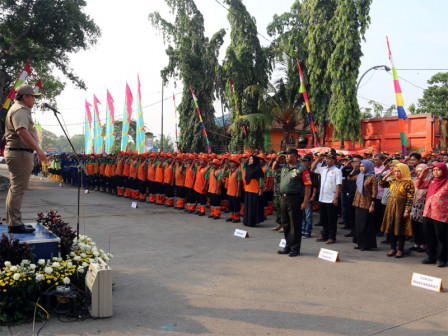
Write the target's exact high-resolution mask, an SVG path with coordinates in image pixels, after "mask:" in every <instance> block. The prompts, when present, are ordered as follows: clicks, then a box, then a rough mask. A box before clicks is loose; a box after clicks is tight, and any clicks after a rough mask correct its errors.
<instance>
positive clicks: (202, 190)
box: [193, 156, 209, 216]
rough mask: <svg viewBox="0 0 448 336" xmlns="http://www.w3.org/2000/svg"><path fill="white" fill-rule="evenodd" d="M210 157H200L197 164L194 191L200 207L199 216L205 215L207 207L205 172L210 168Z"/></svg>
mask: <svg viewBox="0 0 448 336" xmlns="http://www.w3.org/2000/svg"><path fill="white" fill-rule="evenodd" d="M207 163H208V159H207V158H206V157H205V156H201V157H200V158H199V163H198V164H197V166H196V175H195V177H196V179H195V182H194V187H193V189H194V191H195V192H196V203H197V206H198V208H199V213H198V215H199V216H205V209H206V207H207V182H208V181H207V179H206V178H205V174H206V173H207V171H208V170H209V167H207V166H206V165H207Z"/></svg>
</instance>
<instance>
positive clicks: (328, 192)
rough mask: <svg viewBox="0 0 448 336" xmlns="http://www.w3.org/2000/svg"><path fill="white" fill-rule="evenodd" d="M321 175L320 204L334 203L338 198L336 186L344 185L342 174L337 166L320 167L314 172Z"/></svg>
mask: <svg viewBox="0 0 448 336" xmlns="http://www.w3.org/2000/svg"><path fill="white" fill-rule="evenodd" d="M314 172H315V173H317V174H320V195H319V202H322V203H333V200H334V199H335V197H336V186H337V185H341V184H342V172H341V170H340V169H338V168H337V167H336V166H332V167H331V168H328V167H319V168H316V170H315V171H314Z"/></svg>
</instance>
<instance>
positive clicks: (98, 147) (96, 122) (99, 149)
mask: <svg viewBox="0 0 448 336" xmlns="http://www.w3.org/2000/svg"><path fill="white" fill-rule="evenodd" d="M98 104H101V103H100V101H99V100H98V98H97V97H96V96H95V95H93V137H94V139H93V145H94V149H93V150H94V151H93V153H94V154H102V153H104V146H103V130H102V129H101V120H100V113H99V110H98Z"/></svg>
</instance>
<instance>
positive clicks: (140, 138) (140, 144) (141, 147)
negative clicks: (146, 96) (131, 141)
mask: <svg viewBox="0 0 448 336" xmlns="http://www.w3.org/2000/svg"><path fill="white" fill-rule="evenodd" d="M137 93H138V94H137V134H136V142H137V143H136V146H137V152H138V154H142V153H144V152H145V123H144V122H143V110H142V94H141V91H140V77H139V76H138V75H137Z"/></svg>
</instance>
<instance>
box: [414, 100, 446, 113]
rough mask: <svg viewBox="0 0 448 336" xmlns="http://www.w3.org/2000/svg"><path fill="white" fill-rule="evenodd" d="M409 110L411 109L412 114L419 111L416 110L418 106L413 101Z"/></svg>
mask: <svg viewBox="0 0 448 336" xmlns="http://www.w3.org/2000/svg"><path fill="white" fill-rule="evenodd" d="M447 103H448V102H447ZM408 111H409V112H410V113H411V114H416V113H417V111H416V107H415V104H414V103H412V104H411V105H409V106H408Z"/></svg>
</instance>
